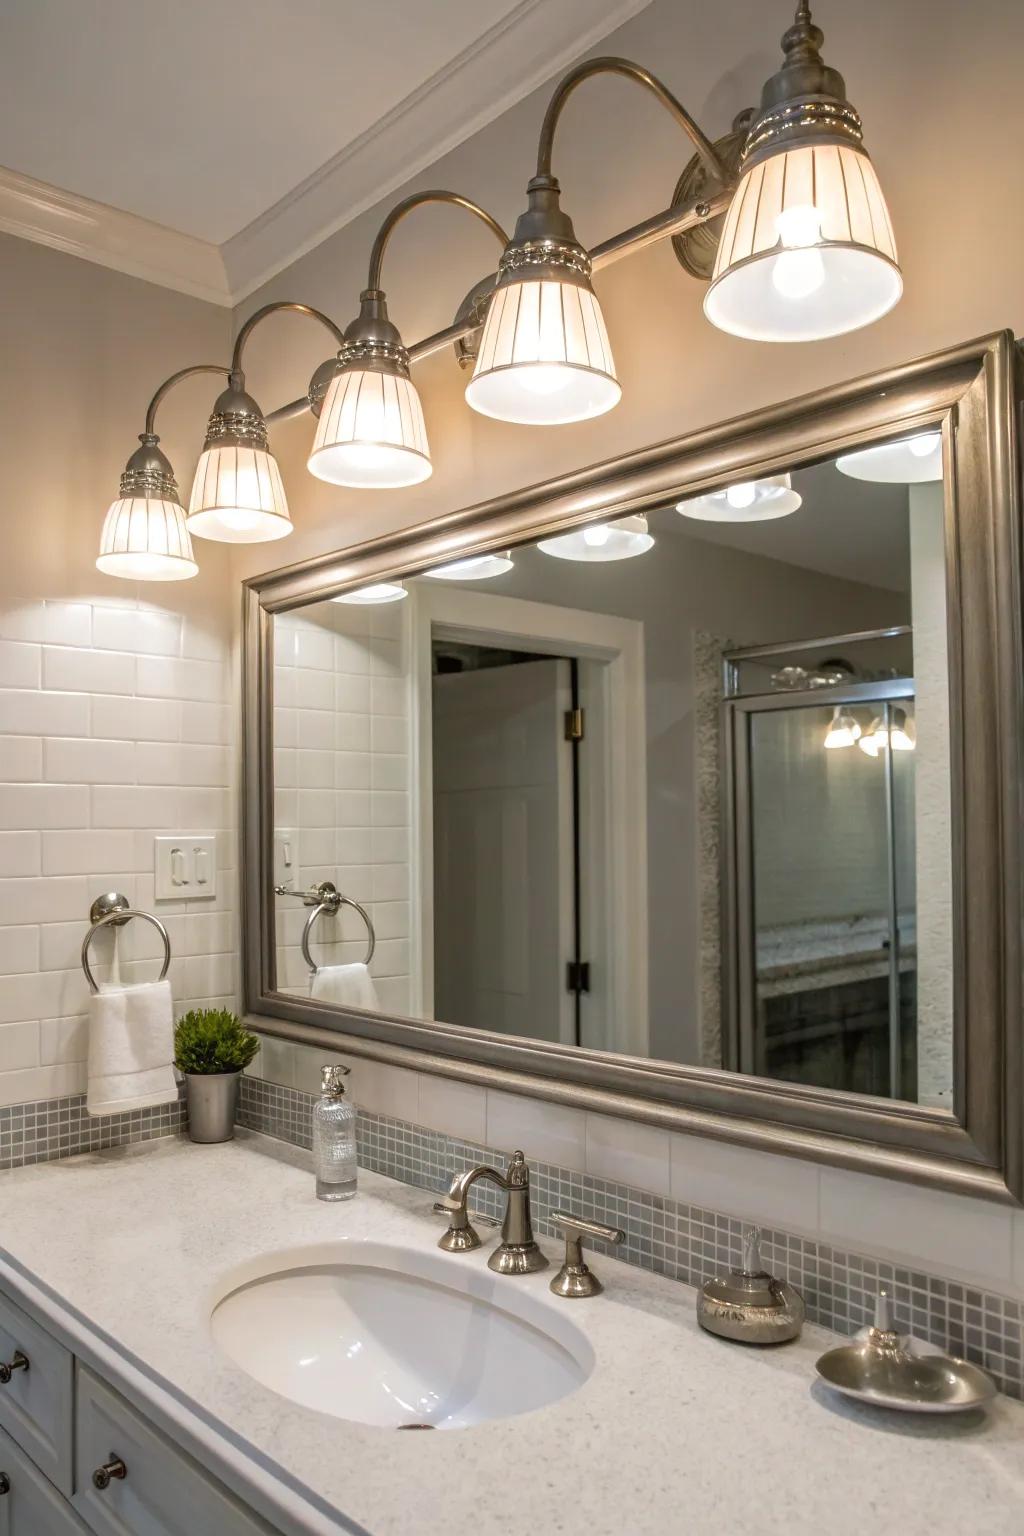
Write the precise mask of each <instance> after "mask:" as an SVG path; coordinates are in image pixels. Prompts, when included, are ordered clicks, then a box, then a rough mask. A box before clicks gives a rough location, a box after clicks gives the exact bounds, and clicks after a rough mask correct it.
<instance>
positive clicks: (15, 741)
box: [0, 736, 43, 784]
mask: <svg viewBox="0 0 1024 1536" xmlns="http://www.w3.org/2000/svg"><path fill="white" fill-rule="evenodd" d="M0 776H2V778H3V780H4V782H6V783H8V784H15V783H35V782H36V781H37V780H39V779H41V778H42V777H43V743H42V739H41V738H40V737H39V736H8V737H6V738H5V740H4V744H3V752H2V754H0Z"/></svg>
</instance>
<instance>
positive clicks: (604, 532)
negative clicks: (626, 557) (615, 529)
mask: <svg viewBox="0 0 1024 1536" xmlns="http://www.w3.org/2000/svg"><path fill="white" fill-rule="evenodd" d="M611 536H612V531H611V529H610V528H609V527H608V524H607V523H598V525H597V527H596V528H584V530H583V538H584V540H585V542H586V543H587V544H589V545H590V548H591V549H603V547H604V546H605V544H607V543H608V540H609V539H610V538H611Z"/></svg>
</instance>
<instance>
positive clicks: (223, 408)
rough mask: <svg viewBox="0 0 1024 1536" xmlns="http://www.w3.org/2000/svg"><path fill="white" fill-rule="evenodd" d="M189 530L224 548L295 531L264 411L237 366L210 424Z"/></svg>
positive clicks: (198, 471) (190, 507) (256, 541)
mask: <svg viewBox="0 0 1024 1536" xmlns="http://www.w3.org/2000/svg"><path fill="white" fill-rule="evenodd" d="M188 527H189V532H190V533H194V534H196V535H197V537H198V538H200V539H214V540H216V541H217V542H218V543H221V544H264V543H267V542H269V541H270V540H272V539H283V538H284V537H285V536H286V535H287V534H289V533H291V531H292V520H291V517H290V516H289V513H288V499H287V497H286V496H285V493H284V486H283V484H282V483H281V471H280V470H279V469H278V467H277V460H276V459H275V458H274V455H273V454H272V453H271V451H270V443H269V440H268V437H267V424H266V422H265V421H264V419H263V412H262V411H261V410H260V408H259V406H258V405H257V404H256V401H255V400H254V399H253V398H252V396H251V395H250V394H247V393H246V389H245V376H244V375H243V374H242V373H241V372H239V371H236V370H235V369H234V368H233V369H232V372H231V374H230V376H229V379H228V387H227V389H226V390H224V392H223V393H222V394H221V395H219V396H218V397H217V399H216V401H215V402H214V406H213V412H212V414H211V416H210V420H209V422H208V423H207V427H206V441H205V443H204V444H203V451H202V454H201V455H200V458H199V463H198V464H197V465H196V473H195V479H194V480H193V482H192V498H191V500H190V502H189V507H188Z"/></svg>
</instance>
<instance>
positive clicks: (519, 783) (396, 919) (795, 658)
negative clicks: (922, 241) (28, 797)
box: [243, 334, 1024, 1199]
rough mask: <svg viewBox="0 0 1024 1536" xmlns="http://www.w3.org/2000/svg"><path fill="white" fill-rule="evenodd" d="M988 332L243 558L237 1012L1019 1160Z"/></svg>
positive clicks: (938, 1154) (1009, 407) (403, 1048)
mask: <svg viewBox="0 0 1024 1536" xmlns="http://www.w3.org/2000/svg"><path fill="white" fill-rule="evenodd" d="M1018 366H1019V363H1018V354H1017V350H1016V347H1015V344H1014V342H1013V339H1012V337H1010V336H1009V335H1008V334H1003V335H999V336H996V337H993V338H986V339H984V340H982V341H980V342H975V343H970V344H967V345H965V346H963V347H960V348H956V349H953V350H951V351H949V352H946V353H943V354H941V355H939V356H937V357H932V358H928V359H925V360H923V361H920V362H916V363H911V364H908V365H906V366H904V367H902V368H899V369H896V370H893V371H890V372H888V373H886V374H884V375H879V376H877V377H873V378H868V379H863V380H859V381H856V382H854V383H852V384H849V385H845V386H842V387H839V388H836V389H833V390H830V391H828V392H827V393H824V394H821V395H818V396H815V397H813V398H805V399H801V400H797V401H794V402H792V403H790V404H787V405H785V406H780V407H778V408H773V409H771V410H768V411H762V412H759V413H757V414H756V415H753V416H749V417H746V418H743V419H741V420H737V421H734V422H730V423H727V424H725V425H723V426H721V427H718V428H715V429H714V430H711V431H705V432H702V433H699V434H696V435H694V436H691V437H689V438H681V439H679V440H677V441H673V442H669V443H664V444H660V445H658V446H656V447H654V448H651V449H647V450H644V451H643V452H640V453H636V454H633V455H630V456H628V457H626V458H623V459H619V460H616V461H612V462H609V463H605V464H599V465H596V466H594V467H592V468H589V469H587V470H585V471H582V472H580V473H578V474H574V475H572V476H569V477H565V478H562V479H560V480H557V481H554V482H550V483H548V484H546V485H541V486H537V487H533V488H530V489H528V490H524V491H521V492H517V493H516V494H514V495H512V496H509V497H505V498H502V499H499V500H497V501H494V502H490V503H487V504H484V505H482V506H478V507H475V508H471V509H469V510H468V511H464V512H459V513H454V514H452V515H450V516H446V517H444V518H440V519H438V520H436V521H434V522H432V523H430V524H427V525H425V526H421V527H419V528H417V529H415V530H412V531H411V532H408V533H406V534H403V535H401V536H391V537H388V538H385V539H380V540H377V541H374V542H372V543H369V544H366V545H363V546H361V547H359V548H354V549H350V550H346V551H343V552H341V553H339V554H337V555H333V556H327V557H323V558H320V559H317V560H314V561H311V562H308V563H307V564H304V565H301V566H296V567H293V568H291V569H288V570H284V571H280V572H277V573H274V574H272V575H269V576H265V577H261V578H258V579H256V580H253V581H251V582H249V583H248V584H247V587H246V593H245V601H246V623H245V664H244V689H245V693H244V704H245V710H244V715H245V721H244V731H245V752H244V771H245V794H244V797H243V798H244V806H245V829H244V831H245V860H244V864H245V915H244V922H243V938H244V945H245V975H246V988H247V1007H248V1011H249V1014H250V1016H251V1022H253V1023H254V1024H256V1025H257V1026H258V1027H259V1028H261V1029H263V1030H265V1031H269V1032H271V1033H278V1034H282V1035H288V1036H291V1037H292V1038H297V1039H303V1040H307V1041H319V1042H320V1043H324V1044H326V1043H328V1042H331V1043H333V1044H335V1045H337V1042H338V1035H339V1033H340V1034H341V1035H342V1036H344V1040H345V1045H346V1048H351V1049H353V1050H355V1051H356V1052H357V1053H358V1052H362V1053H364V1054H367V1055H371V1056H377V1057H380V1058H386V1059H389V1060H392V1061H401V1062H404V1063H408V1064H410V1065H414V1066H415V1065H419V1066H422V1067H425V1068H429V1069H430V1070H433V1071H440V1072H444V1073H447V1074H450V1075H453V1076H456V1077H462V1078H464V1079H470V1080H475V1081H486V1082H488V1083H492V1084H493V1083H501V1082H504V1083H506V1084H507V1085H508V1086H515V1087H518V1088H521V1089H522V1088H525V1089H526V1091H528V1092H531V1093H534V1094H537V1095H540V1096H541V1097H544V1098H547V1099H553V1100H565V1101H567V1102H573V1103H583V1104H586V1105H588V1106H590V1107H594V1108H599V1109H600V1108H604V1109H607V1110H608V1111H609V1112H613V1113H626V1114H629V1115H631V1116H633V1117H635V1118H640V1119H646V1120H649V1121H655V1122H658V1123H662V1124H667V1125H673V1126H676V1127H679V1128H683V1129H687V1130H690V1131H697V1132H700V1133H704V1134H708V1135H713V1136H717V1137H722V1138H726V1139H730V1140H734V1141H738V1142H742V1143H744V1144H746V1145H750V1146H761V1147H765V1148H771V1149H772V1150H774V1151H782V1152H787V1151H788V1152H792V1153H794V1154H797V1155H802V1156H812V1157H816V1158H820V1159H823V1160H827V1161H830V1162H834V1163H839V1164H842V1165H845V1166H849V1167H856V1168H860V1169H865V1170H868V1171H873V1172H876V1173H880V1174H886V1175H890V1176H893V1177H901V1178H908V1179H913V1180H915V1181H918V1182H924V1183H933V1184H936V1185H940V1186H942V1187H946V1188H952V1189H959V1190H962V1191H964V1192H975V1193H981V1194H984V1195H987V1196H989V1197H991V1198H995V1199H1015V1198H1019V1197H1020V1196H1021V1194H1022V1190H1024V1157H1022V1154H1024V1132H1022V1116H1021V1093H1022V1074H1021V1066H1022V1054H1024V1052H1022V1045H1024V1027H1022V1022H1021V1006H1020V1005H1021V986H1020V981H1021V978H1020V965H1021V944H1020V920H1021V891H1020V874H1021V824H1020V794H1021V782H1020V773H1021V728H1022V723H1024V714H1022V707H1021V705H1022V699H1021V600H1020V526H1019V521H1020V488H1019V469H1018V452H1017V409H1018V407H1017V401H1018V377H1017V375H1018Z"/></svg>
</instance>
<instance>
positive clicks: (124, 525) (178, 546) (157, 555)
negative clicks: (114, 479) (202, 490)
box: [96, 432, 199, 581]
mask: <svg viewBox="0 0 1024 1536" xmlns="http://www.w3.org/2000/svg"><path fill="white" fill-rule="evenodd" d="M139 442H140V443H141V444H142V446H141V448H136V450H135V452H134V453H133V454H132V456H131V458H130V459H129V460H128V463H127V465H126V467H125V471H124V474H123V475H122V476H121V494H120V496H118V498H117V500H116V501H114V502H112V503H111V506H110V509H109V511H108V512H107V515H106V518H105V519H104V522H103V532H102V533H101V535H100V552H99V555H98V557H97V560H96V569H97V570H99V571H103V572H104V574H105V575H107V576H121V577H123V578H124V579H125V580H126V581H184V580H186V578H187V577H189V576H194V575H195V574H196V572H197V571H198V570H199V567H198V565H197V564H196V562H195V558H194V557H193V554H192V540H191V539H190V538H189V535H188V528H187V527H186V526H185V512H184V509H183V508H182V505H181V502H180V501H179V499H178V486H177V482H176V480H175V478H174V471H173V470H172V468H171V465H170V461H169V460H168V458H167V457H166V455H165V454H164V453H162V452H161V450H160V448H159V446H158V444H159V442H160V439H159V438H158V437H157V435H156V433H155V432H143V433H142V434H141V435H140V437H139Z"/></svg>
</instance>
